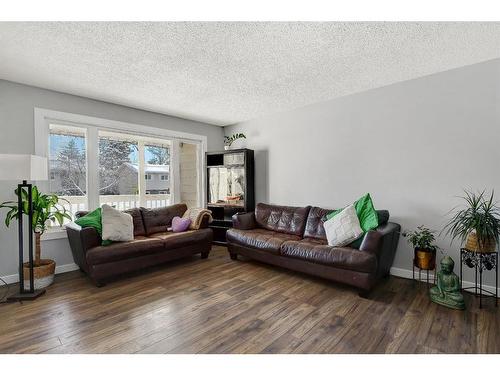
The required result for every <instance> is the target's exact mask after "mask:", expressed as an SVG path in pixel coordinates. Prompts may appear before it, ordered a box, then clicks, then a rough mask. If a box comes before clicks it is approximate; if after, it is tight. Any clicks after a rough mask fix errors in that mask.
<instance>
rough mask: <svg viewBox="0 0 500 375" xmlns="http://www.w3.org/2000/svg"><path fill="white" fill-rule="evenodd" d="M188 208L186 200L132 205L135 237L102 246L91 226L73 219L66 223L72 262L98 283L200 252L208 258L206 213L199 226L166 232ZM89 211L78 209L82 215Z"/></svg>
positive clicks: (208, 241) (209, 240)
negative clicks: (158, 205) (151, 206)
mask: <svg viewBox="0 0 500 375" xmlns="http://www.w3.org/2000/svg"><path fill="white" fill-rule="evenodd" d="M186 210H187V206H186V205H185V204H175V205H173V206H169V207H162V208H155V209H146V208H143V207H141V208H133V209H130V210H127V211H125V212H127V213H129V214H130V215H132V218H133V222H134V240H133V241H129V242H115V243H112V244H111V245H108V246H101V242H102V239H101V237H100V236H99V234H98V233H97V231H96V230H95V229H94V228H88V227H87V228H82V227H80V226H79V225H76V224H74V223H71V224H68V225H67V226H66V232H67V234H68V239H69V243H70V246H71V251H72V253H73V258H74V260H75V263H76V264H78V266H79V267H80V269H81V270H82V271H83V272H85V273H87V274H88V275H89V276H90V278H91V279H92V280H93V281H94V282H95V283H96V285H97V286H102V285H104V282H105V281H107V280H109V279H110V278H112V277H113V276H116V275H119V274H123V273H127V272H131V271H135V270H138V269H141V268H145V267H149V266H153V265H157V264H161V263H164V262H168V261H170V260H174V259H179V258H183V257H187V256H191V255H193V254H198V253H201V257H202V258H207V257H208V254H209V252H210V249H211V244H212V230H211V229H210V228H207V227H208V217H206V218H204V220H203V221H202V224H201V229H198V230H188V231H186V232H181V233H173V232H168V231H167V228H168V227H170V226H171V223H172V219H173V218H174V217H175V216H181V217H182V215H183V214H184V212H185V211H186ZM87 213H88V212H86V211H80V212H77V214H76V216H77V218H78V217H81V216H84V215H86V214H87Z"/></svg>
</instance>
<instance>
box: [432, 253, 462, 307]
mask: <svg viewBox="0 0 500 375" xmlns="http://www.w3.org/2000/svg"><path fill="white" fill-rule="evenodd" d="M454 266H455V262H454V261H453V259H451V258H450V257H449V256H445V257H444V258H443V259H442V260H441V270H440V271H439V272H438V273H437V283H436V285H435V286H433V287H432V288H431V289H430V291H429V294H430V297H431V301H432V302H435V303H437V304H440V305H443V306H446V307H449V308H451V309H457V310H463V309H465V302H464V296H463V295H462V293H460V280H459V278H458V276H457V275H456V274H455V273H453V267H454Z"/></svg>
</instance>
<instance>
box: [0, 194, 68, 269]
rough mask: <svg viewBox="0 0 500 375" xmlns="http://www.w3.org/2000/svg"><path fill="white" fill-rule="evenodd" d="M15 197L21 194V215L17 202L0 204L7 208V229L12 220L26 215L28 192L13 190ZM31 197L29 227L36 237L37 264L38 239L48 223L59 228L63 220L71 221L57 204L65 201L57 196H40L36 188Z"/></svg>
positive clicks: (37, 252) (38, 255)
mask: <svg viewBox="0 0 500 375" xmlns="http://www.w3.org/2000/svg"><path fill="white" fill-rule="evenodd" d="M15 193H16V196H18V197H19V194H21V201H22V213H20V212H19V209H18V204H17V201H7V202H3V203H2V204H0V209H1V208H7V209H9V211H8V212H7V215H6V216H5V225H6V226H7V227H9V225H10V224H11V222H12V221H13V220H17V219H18V218H19V216H20V214H25V215H28V209H29V202H28V191H27V190H25V189H21V191H19V188H17V189H16V190H15ZM31 195H32V207H33V221H32V223H31V226H32V228H33V231H34V232H35V235H36V237H37V241H36V246H37V248H36V261H35V264H38V263H39V261H40V245H39V242H40V241H39V238H40V235H42V234H43V233H44V232H45V231H46V230H47V225H48V223H49V222H52V223H56V222H57V223H58V224H59V225H60V226H61V225H62V224H63V223H64V219H65V218H66V219H69V220H71V215H70V214H69V213H68V212H67V210H66V209H65V208H64V207H63V206H61V205H60V204H59V202H60V201H65V202H67V203H69V202H68V201H66V200H65V199H61V198H59V197H58V196H57V195H53V194H41V193H40V192H39V191H38V188H37V187H36V186H33V187H32V188H31Z"/></svg>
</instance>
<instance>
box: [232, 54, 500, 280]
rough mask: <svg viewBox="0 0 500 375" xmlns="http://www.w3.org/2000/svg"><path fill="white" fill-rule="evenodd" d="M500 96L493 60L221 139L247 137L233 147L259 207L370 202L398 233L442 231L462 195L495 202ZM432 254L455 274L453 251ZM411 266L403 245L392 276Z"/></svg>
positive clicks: (243, 127)
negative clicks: (485, 194)
mask: <svg viewBox="0 0 500 375" xmlns="http://www.w3.org/2000/svg"><path fill="white" fill-rule="evenodd" d="M499 93H500V60H492V61H488V62H485V63H481V64H476V65H471V66H468V67H464V68H460V69H455V70H451V71H447V72H443V73H439V74H435V75H431V76H427V77H423V78H419V79H415V80H411V81H406V82H402V83H398V84H394V85H391V86H387V87H382V88H379V89H374V90H370V91H366V92H362V93H359V94H355V95H350V96H347V97H342V98H338V99H334V100H331V101H328V102H324V103H318V104H314V105H311V106H307V107H304V108H300V109H297V110H293V111H290V112H286V113H278V114H275V115H272V116H267V117H265V118H261V119H256V120H252V121H248V122H245V123H241V124H237V125H233V126H229V127H225V132H226V135H229V134H232V133H234V132H244V133H245V134H246V135H247V137H248V139H247V140H246V141H243V142H242V143H240V145H246V146H247V147H249V148H253V149H255V151H256V156H255V157H256V190H257V191H256V194H257V201H258V202H260V201H263V202H272V203H277V204H286V205H297V206H301V205H307V204H311V205H318V206H323V207H330V208H337V207H342V206H345V205H346V204H348V203H350V202H353V201H354V200H355V199H356V198H358V197H360V196H361V195H362V194H364V193H366V192H370V193H371V194H372V196H373V199H374V203H375V206H376V207H378V208H386V209H389V210H390V212H391V220H392V221H395V222H398V223H400V224H401V225H402V226H403V229H412V228H415V227H416V226H418V225H420V224H425V225H426V226H429V227H430V228H434V229H438V230H440V229H441V228H442V227H443V224H444V223H445V222H446V219H447V216H446V213H447V212H448V211H449V210H450V209H451V208H453V207H454V206H456V205H457V204H459V203H460V201H459V200H458V199H457V198H455V196H456V195H460V194H461V193H462V189H463V188H469V189H485V188H486V189H495V190H496V191H497V195H499V194H500V170H499V163H500V147H499V146H498V145H499V141H500V101H499V99H500V94H499ZM439 245H440V246H441V247H443V248H444V250H445V251H446V252H447V253H448V254H449V255H451V256H452V257H453V259H454V260H455V262H456V266H455V271H456V272H457V273H458V272H459V268H458V260H459V257H458V255H457V254H458V247H459V246H458V244H454V245H453V246H450V241H449V239H446V238H443V237H441V238H440V239H439ZM411 259H412V251H411V249H410V247H409V246H408V245H407V244H406V243H405V241H403V240H401V241H400V243H399V248H398V253H397V257H396V260H395V264H394V266H395V267H396V268H399V270H394V272H395V273H398V274H403V275H411V273H410V272H408V270H411ZM405 270H407V271H405ZM467 277H468V278H469V279H471V275H470V274H469V275H467ZM491 280H492V279H491V278H489V279H488V282H489V283H490V285H491Z"/></svg>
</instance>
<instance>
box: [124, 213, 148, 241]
mask: <svg viewBox="0 0 500 375" xmlns="http://www.w3.org/2000/svg"><path fill="white" fill-rule="evenodd" d="M123 212H126V213H127V214H130V215H131V216H132V219H133V222H134V237H137V236H145V235H146V228H144V222H143V221H142V213H141V209H140V208H131V209H129V210H125V211H123Z"/></svg>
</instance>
